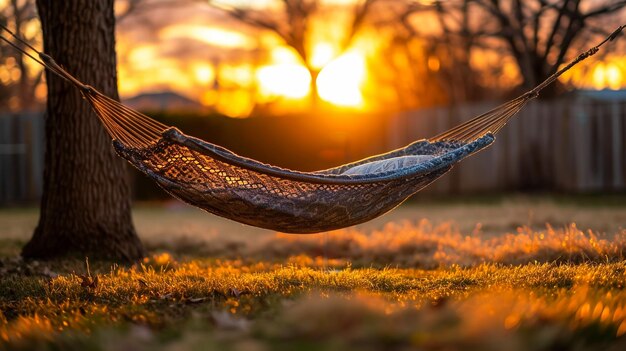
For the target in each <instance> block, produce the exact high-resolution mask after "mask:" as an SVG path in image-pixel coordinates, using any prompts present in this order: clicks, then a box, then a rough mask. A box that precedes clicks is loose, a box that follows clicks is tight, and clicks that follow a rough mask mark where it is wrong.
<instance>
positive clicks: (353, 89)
mask: <svg viewBox="0 0 626 351" xmlns="http://www.w3.org/2000/svg"><path fill="white" fill-rule="evenodd" d="M365 79H366V67H365V58H364V57H363V56H362V55H360V54H359V53H358V52H356V51H353V52H349V53H346V54H344V55H342V56H340V57H339V58H337V59H336V60H334V61H332V62H330V63H329V64H328V65H327V66H326V67H324V69H322V71H321V72H320V75H319V77H318V78H317V86H318V90H319V95H320V97H321V98H322V99H323V100H324V101H327V102H330V103H332V104H334V105H337V106H342V107H360V106H362V105H363V104H364V100H363V94H362V93H361V86H362V84H363V83H364V82H365Z"/></svg>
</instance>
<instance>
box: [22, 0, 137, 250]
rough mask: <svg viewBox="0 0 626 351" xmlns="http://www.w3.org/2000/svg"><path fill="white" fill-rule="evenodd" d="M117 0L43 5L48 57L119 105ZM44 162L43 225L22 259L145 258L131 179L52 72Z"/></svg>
mask: <svg viewBox="0 0 626 351" xmlns="http://www.w3.org/2000/svg"><path fill="white" fill-rule="evenodd" d="M113 2H114V0H98V1H82V0H63V1H59V0H38V1H37V7H38V10H39V15H40V18H41V24H42V29H43V36H44V49H45V52H47V53H48V54H50V55H51V56H52V57H54V58H55V59H56V60H57V62H58V63H59V64H60V65H61V66H63V67H65V68H67V70H68V71H69V72H71V73H72V74H74V75H75V76H76V77H78V78H79V79H81V80H82V81H84V82H85V83H87V84H90V85H92V86H94V87H95V88H97V89H98V90H100V91H102V92H103V93H104V94H105V95H108V96H110V97H112V98H115V99H117V98H118V93H117V75H116V56H115V17H114V12H113ZM47 82H48V105H47V115H46V156H45V171H44V192H43V197H42V200H41V214H40V218H39V224H38V226H37V228H36V229H35V233H34V234H33V237H32V239H31V240H30V242H28V244H26V246H25V247H24V249H23V251H22V255H23V256H24V257H25V258H42V259H46V258H53V257H59V256H67V255H73V256H79V257H84V256H89V257H96V258H107V259H118V260H126V261H132V260H136V259H139V258H141V257H142V256H143V255H144V249H143V246H142V244H141V242H140V241H139V238H138V237H137V235H136V233H135V229H134V227H133V224H132V221H131V215H130V188H129V179H128V178H129V173H128V170H127V169H126V167H125V165H124V163H123V161H122V160H121V159H120V158H118V157H117V156H116V155H115V153H114V151H113V148H112V147H111V140H110V138H109V137H108V135H107V134H106V132H105V130H104V128H103V127H102V126H101V124H100V122H99V120H98V118H97V117H96V115H95V114H94V113H93V112H92V111H91V108H90V107H89V105H88V104H87V102H85V101H83V99H82V98H81V96H80V94H79V93H78V91H77V90H76V89H75V88H74V87H73V86H71V85H70V84H68V83H67V82H65V81H63V80H61V79H60V78H58V77H56V76H54V75H53V74H51V73H50V72H47Z"/></svg>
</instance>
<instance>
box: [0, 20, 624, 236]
mask: <svg viewBox="0 0 626 351" xmlns="http://www.w3.org/2000/svg"><path fill="white" fill-rule="evenodd" d="M624 27H625V26H621V27H620V28H618V29H617V30H616V31H615V32H613V33H612V34H611V35H610V36H609V37H607V38H606V39H605V40H604V41H602V42H601V43H600V44H598V45H597V46H595V47H593V48H591V49H590V50H588V51H587V52H584V53H582V54H581V55H579V56H578V57H577V58H576V59H575V60H574V61H572V62H571V63H570V64H568V65H567V66H565V67H564V68H563V69H561V70H559V71H558V72H556V73H555V74H553V75H552V76H550V77H549V78H548V79H546V80H545V81H544V82H542V83H541V84H539V85H538V86H537V87H535V88H534V89H532V90H530V91H528V92H527V93H525V94H523V95H521V96H519V97H518V98H515V99H513V100H511V101H509V102H507V103H505V104H503V105H501V106H498V107H496V108H495V109H493V110H491V111H489V112H486V113H484V114H482V115H480V116H478V117H475V118H473V119H471V120H469V121H467V122H465V123H463V124H461V125H459V126H457V127H454V128H452V129H450V130H448V131H446V132H444V133H441V134H439V135H437V136H435V137H432V138H430V139H427V140H419V141H416V142H413V143H411V144H409V145H408V146H406V147H404V148H401V149H397V150H394V151H391V152H388V153H385V154H382V155H378V156H373V157H369V158H366V159H363V160H360V161H357V162H353V163H349V164H346V165H343V166H339V167H336V168H331V169H327V170H322V171H317V172H298V171H292V170H288V169H283V168H279V167H275V166H271V165H268V164H264V163H261V162H258V161H255V160H252V159H249V158H245V157H242V156H238V155H236V154H235V153H233V152H231V151H229V150H227V149H225V148H223V147H220V146H218V145H214V144H211V143H209V142H206V141H203V140H200V139H197V138H193V137H190V136H187V135H185V134H183V133H182V132H181V131H179V130H178V129H176V128H174V127H169V126H166V125H164V124H162V123H160V122H158V121H156V120H154V119H152V118H150V117H148V116H146V115H144V114H141V113H139V112H137V111H135V110H133V109H131V108H129V107H127V106H124V105H123V104H121V103H120V102H118V101H115V100H113V99H111V98H109V97H107V96H105V95H103V94H101V93H100V92H98V91H97V90H96V89H94V88H93V87H91V86H89V85H86V84H83V83H82V82H80V81H79V80H78V79H76V78H75V77H73V76H72V75H71V74H69V73H68V72H66V71H65V70H64V69H63V68H61V67H60V66H59V65H58V64H56V62H55V61H54V60H53V59H52V58H51V57H50V56H48V55H46V54H44V53H41V52H39V51H37V50H35V49H34V48H33V47H32V46H30V45H29V44H28V43H26V42H24V41H23V40H21V39H20V38H19V37H17V36H15V35H14V34H13V33H12V32H11V31H9V30H8V29H7V28H5V27H3V29H4V30H5V31H7V32H8V33H10V34H11V35H12V36H13V37H14V38H16V39H17V40H19V41H20V42H22V44H24V45H25V47H27V48H30V49H31V50H33V51H34V53H35V54H30V53H28V52H26V51H25V50H23V49H22V48H20V47H18V46H17V45H15V44H13V43H12V41H10V40H8V39H6V38H4V37H2V36H0V38H2V39H3V40H4V41H5V42H7V43H9V44H10V45H12V46H13V47H15V48H16V49H18V50H20V51H22V52H23V53H24V54H26V55H28V56H29V57H31V58H32V59H33V60H35V61H37V62H39V63H40V64H41V65H42V66H44V67H45V68H47V69H48V70H50V71H51V72H52V73H54V74H56V75H57V76H59V77H61V78H63V79H65V80H67V81H68V82H70V83H71V84H72V85H74V86H75V87H76V88H78V89H79V90H80V92H81V94H82V96H83V97H84V98H85V99H86V100H87V101H88V102H89V103H90V104H91V106H92V107H93V110H94V111H95V113H96V114H97V115H98V117H99V119H100V121H101V122H102V125H103V126H104V127H105V129H106V130H107V132H108V133H109V135H110V136H111V138H112V139H113V146H114V148H115V150H116V152H117V153H118V154H119V155H120V156H121V157H123V158H125V159H126V160H127V161H128V162H130V163H131V164H132V165H133V166H135V167H136V168H137V169H139V170H140V171H141V172H143V173H145V174H146V175H147V176H148V177H150V178H151V179H153V180H154V181H155V182H156V183H157V184H158V185H159V186H160V187H161V188H163V189H164V190H165V191H166V192H168V193H169V194H171V195H172V196H174V197H176V198H178V199H180V200H182V201H184V202H186V203H189V204H191V205H193V206H196V207H199V208H201V209H203V210H206V211H208V212H211V213H213V214H216V215H219V216H222V217H225V218H228V219H231V220H235V221H237V222H241V223H244V224H249V225H252V226H257V227H261V228H267V229H272V230H276V231H281V232H286V233H318V232H323V231H328V230H333V229H339V228H343V227H348V226H351V225H355V224H359V223H363V222H366V221H369V220H371V219H373V218H376V217H378V216H380V215H382V214H384V213H385V212H388V211H390V210H392V209H393V208H395V207H396V206H398V205H400V204H401V203H402V202H403V201H404V200H406V199H407V198H408V197H409V196H411V195H413V194H415V193H416V192H418V191H419V190H421V189H422V188H424V187H426V186H427V185H428V184H430V183H432V182H433V181H435V180H436V179H437V178H439V177H441V176H442V175H443V174H445V173H446V172H448V171H449V170H450V169H451V168H452V167H453V166H454V165H455V164H456V163H457V162H459V161H461V160H462V159H464V158H466V157H468V156H470V155H472V154H474V153H476V152H478V151H480V150H482V149H484V148H486V147H487V146H489V145H491V144H492V143H493V142H494V140H495V137H494V134H496V133H497V132H498V131H499V130H500V129H502V128H503V127H504V126H505V124H506V123H507V122H508V121H509V120H510V119H511V118H512V117H513V116H514V115H515V114H516V113H517V112H518V111H519V110H520V109H521V108H522V107H524V105H525V104H526V103H528V102H529V101H530V100H532V99H534V98H536V97H537V96H538V94H539V92H540V91H541V90H542V89H543V88H545V87H546V86H547V85H549V84H550V83H552V82H554V81H555V80H556V79H557V78H558V77H559V76H560V75H561V74H563V73H564V72H565V71H567V70H568V69H570V68H571V67H573V66H574V65H576V64H577V63H579V62H580V61H582V60H584V59H586V58H587V57H589V56H592V55H594V54H595V53H596V52H597V51H598V50H599V48H600V46H602V45H603V44H604V43H606V42H607V41H612V40H613V39H615V38H616V37H617V35H618V34H619V33H620V32H621V30H622V29H623V28H624ZM35 55H36V56H38V57H39V59H38V58H37V57H35ZM407 156H421V157H423V158H422V160H423V161H422V162H417V163H414V164H411V165H409V166H406V167H387V166H386V165H383V167H374V168H376V169H377V171H374V172H371V173H364V174H363V173H362V172H354V171H350V170H354V169H355V167H362V166H364V165H365V166H369V165H368V164H375V163H379V164H380V163H383V164H384V163H385V162H387V161H389V160H392V159H396V158H399V157H407ZM424 156H428V157H424ZM370 168H371V167H370ZM394 168H395V169H394ZM366 169H367V167H366Z"/></svg>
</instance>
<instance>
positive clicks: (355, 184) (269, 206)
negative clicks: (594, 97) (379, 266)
mask: <svg viewBox="0 0 626 351" xmlns="http://www.w3.org/2000/svg"><path fill="white" fill-rule="evenodd" d="M493 141H494V137H493V135H491V134H487V135H485V136H483V137H482V138H479V139H477V140H475V141H474V142H471V143H459V142H447V141H440V142H433V143H431V142H429V141H426V140H422V141H418V142H415V143H412V144H411V145H409V146H407V147H405V148H403V149H399V150H395V151H392V152H389V153H387V154H384V155H379V156H375V157H372V158H368V159H365V160H361V161H359V162H355V163H351V164H347V165H344V166H341V167H337V168H333V169H329V170H325V171H320V172H315V173H303V172H296V171H290V170H286V169H282V168H278V167H274V166H270V165H266V164H263V163H260V162H258V161H255V160H252V159H248V158H244V157H241V156H238V155H236V154H234V153H232V152H230V151H228V150H226V149H224V148H222V147H219V146H217V145H214V144H210V143H207V142H205V141H202V140H200V139H196V138H193V137H189V136H186V135H185V134H183V133H181V132H180V131H178V130H177V129H175V128H171V129H168V130H167V131H165V132H164V133H163V138H162V139H161V140H159V141H158V142H157V143H156V144H154V145H151V146H148V147H145V148H128V147H126V146H125V145H123V144H122V143H120V142H114V146H115V149H116V151H117V152H118V154H119V155H120V156H122V157H124V158H125V159H127V160H128V161H129V162H130V163H132V164H133V165H134V166H135V167H137V168H138V169H139V170H140V171H142V172H143V173H145V174H146V175H148V176H149V177H150V178H152V179H153V180H154V181H156V182H157V184H159V185H160V186H161V187H162V188H163V189H164V190H165V191H167V192H168V193H170V194H171V195H172V196H174V197H176V198H179V199H181V200H183V201H185V202H187V203H190V204H192V205H194V206H197V207H199V208H202V209H204V210H206V211H208V212H211V213H214V214H216V215H219V216H222V217H226V218H230V219H233V220H236V221H238V222H241V223H245V224H249V225H253V226H257V227H261V228H267V229H273V230H277V231H281V232H286V233H317V232H322V231H327V230H333V229H338V228H344V227H347V226H351V225H355V224H359V223H363V222H366V221H368V220H370V219H373V218H375V217H378V216H380V215H381V214H383V213H385V212H387V211H389V210H391V209H393V208H394V207H396V206H398V205H399V204H400V203H402V202H403V201H404V200H405V199H406V198H408V197H409V196H411V195H413V194H414V193H416V192H417V191H419V190H421V189H422V188H424V187H425V186H427V185H428V184H430V183H431V182H433V181H434V180H436V179H437V178H439V177H440V176H441V175H443V174H444V173H446V172H447V171H448V170H450V168H451V167H452V165H453V164H455V163H457V162H458V161H460V160H461V159H463V158H465V157H467V156H469V155H471V154H473V153H475V152H477V151H479V150H481V149H483V148H485V147H487V146H488V145H490V144H491V143H492V142H493ZM406 155H433V156H436V157H435V158H433V159H431V160H429V161H428V162H424V163H420V164H417V165H415V166H412V167H408V168H404V169H402V170H400V171H398V172H386V173H377V174H375V175H362V176H349V175H342V174H341V173H343V172H344V171H345V170H347V169H349V168H351V167H354V166H357V165H360V164H364V163H367V162H371V161H377V160H381V159H386V158H391V157H398V156H406Z"/></svg>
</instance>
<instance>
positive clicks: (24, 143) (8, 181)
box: [0, 113, 45, 205]
mask: <svg viewBox="0 0 626 351" xmlns="http://www.w3.org/2000/svg"><path fill="white" fill-rule="evenodd" d="M44 140H45V139H44V122H43V114H42V113H23V114H19V115H0V205H2V204H9V203H25V202H34V201H36V200H37V199H39V197H40V196H41V191H42V188H43V182H42V176H43V157H44Z"/></svg>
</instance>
